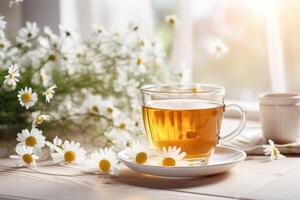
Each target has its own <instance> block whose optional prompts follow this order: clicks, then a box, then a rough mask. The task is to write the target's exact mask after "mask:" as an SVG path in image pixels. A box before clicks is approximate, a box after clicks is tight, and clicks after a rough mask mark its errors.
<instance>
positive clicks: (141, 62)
mask: <svg viewBox="0 0 300 200" xmlns="http://www.w3.org/2000/svg"><path fill="white" fill-rule="evenodd" d="M136 64H137V65H141V64H143V61H142V59H141V58H140V57H138V59H137V60H136Z"/></svg>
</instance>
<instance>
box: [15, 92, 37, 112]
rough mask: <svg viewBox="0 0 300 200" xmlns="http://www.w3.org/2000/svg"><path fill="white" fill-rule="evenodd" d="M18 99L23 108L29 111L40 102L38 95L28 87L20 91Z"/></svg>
mask: <svg viewBox="0 0 300 200" xmlns="http://www.w3.org/2000/svg"><path fill="white" fill-rule="evenodd" d="M18 98H19V101H20V104H21V106H23V107H25V108H26V109H29V108H30V107H32V106H34V104H35V103H36V102H37V100H38V96H37V94H36V93H35V92H32V89H31V88H27V87H25V88H24V89H21V91H19V94H18Z"/></svg>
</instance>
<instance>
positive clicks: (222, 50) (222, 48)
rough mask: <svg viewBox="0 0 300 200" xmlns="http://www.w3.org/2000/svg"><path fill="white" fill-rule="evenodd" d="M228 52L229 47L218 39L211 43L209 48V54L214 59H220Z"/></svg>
mask: <svg viewBox="0 0 300 200" xmlns="http://www.w3.org/2000/svg"><path fill="white" fill-rule="evenodd" d="M228 51H229V47H228V46H227V45H226V44H224V42H223V41H222V40H220V39H218V40H215V41H213V42H212V43H211V44H210V46H209V52H210V53H211V54H213V55H214V56H215V57H216V58H222V57H223V56H224V55H225V54H226V53H227V52H228Z"/></svg>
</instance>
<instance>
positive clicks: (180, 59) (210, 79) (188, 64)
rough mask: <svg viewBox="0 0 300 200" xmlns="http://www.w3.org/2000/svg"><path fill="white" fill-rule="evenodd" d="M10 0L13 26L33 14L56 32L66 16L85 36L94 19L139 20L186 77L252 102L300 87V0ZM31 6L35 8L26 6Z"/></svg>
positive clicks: (108, 24) (108, 22) (116, 23)
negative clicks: (15, 2)
mask: <svg viewBox="0 0 300 200" xmlns="http://www.w3.org/2000/svg"><path fill="white" fill-rule="evenodd" d="M5 1H6V2H5ZM5 1H1V8H0V12H1V13H2V14H5V15H8V19H7V20H8V29H9V30H12V31H11V32H15V30H17V29H18V28H19V27H20V26H21V25H22V23H24V22H25V21H26V20H31V21H37V22H38V24H39V25H40V26H44V25H46V24H49V25H50V26H51V27H52V28H53V29H54V30H56V31H57V30H58V29H57V28H55V27H57V25H58V24H59V23H62V24H65V25H67V26H71V28H73V29H75V30H77V31H79V32H80V34H81V36H82V37H83V38H85V36H87V35H88V34H89V32H90V31H91V27H90V24H93V23H95V24H103V26H104V27H105V28H107V29H109V30H115V29H117V27H121V28H122V27H124V26H126V25H127V24H128V22H129V21H132V20H135V21H138V22H140V23H141V24H142V26H143V27H142V28H143V29H144V30H145V33H146V34H147V35H148V36H153V35H155V36H156V37H157V38H158V39H159V40H160V41H161V42H162V44H163V46H164V47H165V49H166V51H167V59H169V60H170V62H169V63H170V65H171V66H172V67H174V69H179V68H182V67H183V68H184V69H185V70H184V73H185V76H184V77H185V79H186V80H187V81H194V82H205V83H212V84H219V85H224V86H225V87H226V89H227V98H229V99H233V100H238V101H240V100H242V101H252V102H253V101H257V100H258V96H259V94H260V93H263V92H268V91H272V90H273V91H285V90H288V91H295V92H297V91H299V90H300V67H299V66H300V60H299V59H298V58H299V57H300V55H299V52H300V49H299V48H300V47H299V43H300V39H299V38H300V37H299V36H298V34H297V33H298V32H299V30H298V29H300V28H299V27H300V20H299V18H300V14H299V13H300V1H298V0H265V1H261V0H251V1H249V0H210V1H199V0H164V1H160V0H152V1H151V0H144V1H138V2H137V1H135V0H124V1H122V2H120V1H117V0H97V1H95V0H87V1H84V2H81V1H80V0H77V1H68V0H55V1H47V2H40V1H39V0H26V1H24V2H23V3H22V5H20V7H17V8H13V9H12V10H9V12H8V9H7V8H5V7H4V4H5V5H7V4H8V0H5ZM48 4H49V5H48ZM50 4H51V5H50ZM32 6H34V8H35V9H34V11H35V12H30V13H29V12H27V10H28V8H31V7H32ZM51 9H52V10H51ZM50 10H51V11H50ZM11 11H12V12H11ZM3 12H4V13H3ZM18 13H21V14H18ZM22 13H23V15H22ZM44 13H47V14H46V15H44ZM13 14H14V16H15V17H12V15H13ZM170 14H176V15H177V16H178V17H179V19H180V21H181V24H180V25H179V27H177V28H176V30H175V32H172V31H170V29H169V27H168V26H166V24H165V16H166V15H170ZM53 16H56V17H53ZM57 16H59V17H57ZM10 18H13V19H14V20H13V21H15V23H11V21H10ZM16 18H17V20H16ZM47 20H48V23H47ZM17 26H19V27H17ZM217 40H221V41H222V42H223V43H224V44H225V46H227V47H228V48H229V51H228V52H227V53H226V54H225V55H224V56H222V57H220V58H217V57H215V56H214V55H213V54H212V53H211V52H210V51H209V48H210V46H211V45H212V44H213V43H214V41H217Z"/></svg>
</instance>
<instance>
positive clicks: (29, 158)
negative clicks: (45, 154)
mask: <svg viewBox="0 0 300 200" xmlns="http://www.w3.org/2000/svg"><path fill="white" fill-rule="evenodd" d="M22 158H23V161H24V162H26V163H27V164H30V163H32V161H33V158H32V156H31V155H30V154H24V155H23V157H22Z"/></svg>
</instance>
